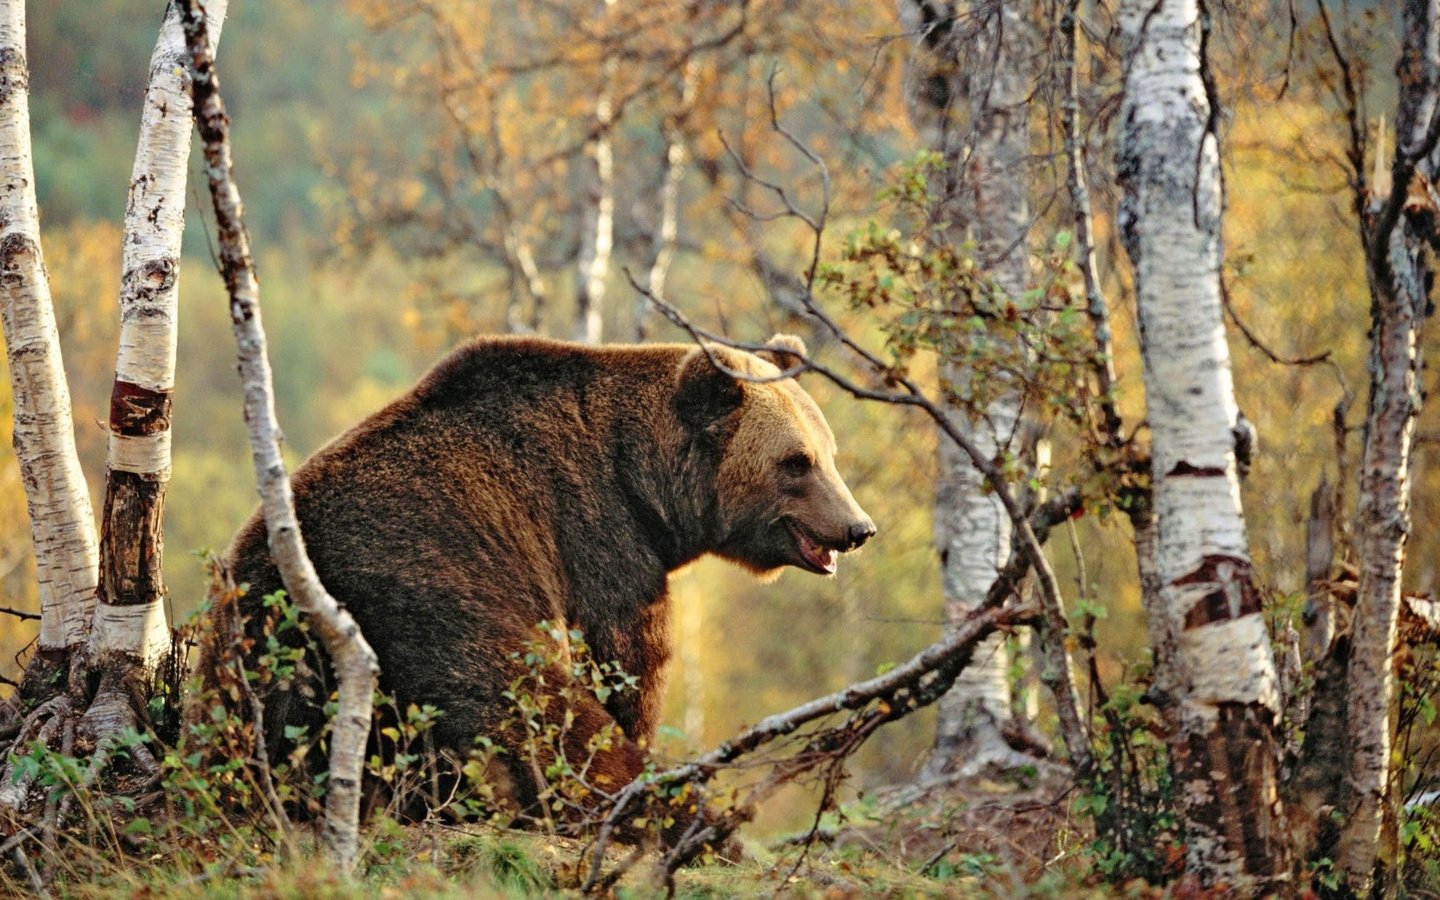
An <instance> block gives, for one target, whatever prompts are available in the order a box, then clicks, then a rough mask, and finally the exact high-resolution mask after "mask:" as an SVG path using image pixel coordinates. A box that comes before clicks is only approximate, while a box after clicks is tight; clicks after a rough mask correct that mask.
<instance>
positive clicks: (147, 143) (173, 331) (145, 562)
mask: <svg viewBox="0 0 1440 900" xmlns="http://www.w3.org/2000/svg"><path fill="white" fill-rule="evenodd" d="M225 8H226V0H210V2H209V3H208V4H207V5H206V14H207V15H208V16H209V18H210V22H209V33H210V35H211V36H212V39H213V40H216V41H218V40H219V38H220V28H221V25H222V23H223V22H224V19H225ZM190 106H191V100H190V64H189V56H188V54H187V52H186V49H185V35H184V33H183V32H182V31H181V28H180V10H179V7H178V6H177V5H176V4H175V3H173V2H172V3H170V4H169V6H168V8H167V10H166V13H165V20H164V23H163V24H162V25H161V27H160V37H159V40H158V41H157V42H156V44H155V51H154V53H153V54H152V55H151V57H150V77H149V83H148V86H147V87H146V90H145V101H144V110H143V112H142V114H141V120H140V137H139V141H138V144H137V147H136V150H135V164H134V168H133V170H132V173H131V176H130V196H129V201H128V203H127V205H126V210H125V229H124V243H123V248H124V249H123V254H122V265H121V271H122V275H121V283H120V349H119V353H118V355H117V357H116V361H115V384H114V388H113V390H112V392H111V395H110V443H109V453H108V460H107V466H108V472H107V476H106V487H105V505H104V507H103V512H102V514H101V520H102V522H103V523H104V527H103V528H102V530H101V535H102V538H101V548H100V550H101V552H100V590H99V594H98V599H99V604H98V605H97V607H96V610H95V621H94V627H93V629H92V631H91V634H90V650H91V655H92V658H94V659H95V660H96V661H97V662H101V663H102V664H103V663H104V661H105V660H107V659H108V658H109V657H111V656H112V655H113V654H120V655H121V656H122V657H123V658H124V659H130V660H138V661H139V663H140V664H141V665H142V666H145V667H148V666H150V665H152V664H153V663H154V662H155V661H156V660H157V659H158V658H159V657H160V656H161V655H162V654H164V653H165V652H166V651H167V650H168V649H169V647H170V629H169V626H168V624H167V622H166V618H165V599H166V595H167V592H166V589H165V579H164V572H163V563H164V535H163V526H164V511H165V488H166V485H167V483H168V482H169V480H170V413H171V398H172V396H173V393H174V389H175V347H176V338H177V325H178V316H179V299H180V291H179V275H180V240H181V236H182V234H183V232H184V228H185V182H186V167H187V166H188V164H189V161H190V135H191V132H192V131H193V128H194V124H193V123H194V119H193V118H192V116H191V109H190ZM117 664H118V665H120V666H121V668H129V665H128V664H126V663H125V662H124V661H123V659H122V660H121V661H118V662H117Z"/></svg>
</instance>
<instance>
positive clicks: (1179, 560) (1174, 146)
mask: <svg viewBox="0 0 1440 900" xmlns="http://www.w3.org/2000/svg"><path fill="white" fill-rule="evenodd" d="M1121 23H1122V26H1123V27H1124V28H1125V34H1126V39H1127V42H1128V44H1129V52H1128V54H1127V70H1126V71H1127V77H1126V82H1125V99H1124V104H1123V106H1122V111H1121V121H1122V123H1123V125H1122V128H1123V131H1122V146H1121V150H1120V158H1119V163H1120V170H1121V180H1122V183H1123V185H1124V188H1125V198H1124V203H1123V205H1122V210H1121V216H1120V227H1121V230H1122V236H1123V239H1124V241H1125V245H1126V249H1127V251H1128V252H1129V254H1130V258H1131V261H1132V262H1133V264H1134V266H1135V286H1136V297H1137V302H1138V306H1139V312H1140V334H1141V353H1142V356H1143V358H1144V377H1145V392H1146V399H1147V409H1148V415H1149V422H1150V428H1151V432H1152V434H1153V442H1154V443H1153V451H1152V453H1153V458H1152V467H1153V469H1152V471H1153V480H1154V492H1155V494H1154V496H1155V506H1154V514H1155V524H1156V539H1157V546H1156V566H1157V574H1158V577H1159V580H1160V596H1161V598H1162V600H1163V603H1164V616H1165V619H1166V622H1167V624H1168V626H1169V628H1168V634H1167V633H1162V634H1159V635H1155V636H1154V638H1153V639H1154V640H1157V641H1161V642H1163V641H1165V640H1167V639H1169V638H1170V637H1171V636H1173V638H1174V640H1175V644H1176V646H1175V654H1176V665H1177V666H1178V668H1179V670H1180V675H1181V677H1180V678H1179V680H1178V684H1177V688H1176V689H1177V691H1178V694H1179V696H1178V697H1177V698H1176V699H1177V700H1178V703H1177V707H1176V717H1177V721H1178V723H1179V732H1178V733H1177V734H1176V735H1175V736H1174V738H1173V740H1172V744H1171V750H1172V767H1173V769H1174V772H1175V778H1176V784H1177V795H1178V798H1179V805H1180V809H1181V816H1182V821H1183V827H1184V832H1185V845H1186V854H1187V866H1188V870H1189V872H1190V873H1191V874H1192V875H1193V876H1195V877H1198V878H1199V880H1200V881H1201V882H1202V883H1203V884H1204V885H1206V886H1209V887H1216V888H1220V887H1223V888H1225V889H1229V890H1234V891H1237V892H1239V893H1241V894H1247V895H1254V894H1257V893H1262V892H1264V891H1265V890H1267V889H1273V888H1275V887H1277V886H1278V884H1279V883H1280V882H1282V881H1283V880H1284V879H1286V878H1288V875H1289V867H1288V862H1287V859H1286V852H1285V848H1284V841H1283V839H1282V838H1283V835H1282V833H1281V831H1282V828H1283V825H1282V820H1281V819H1280V816H1279V812H1280V811H1279V797H1278V793H1277V785H1276V766H1277V763H1278V759H1277V753H1278V740H1277V737H1276V721H1277V717H1278V714H1279V694H1278V683H1277V678H1276V672H1275V662H1274V658H1273V656H1272V654H1271V650H1270V641H1269V635H1268V633H1267V631H1266V628H1265V622H1264V619H1263V618H1262V616H1261V612H1260V596H1259V592H1258V591H1257V590H1256V588H1255V586H1254V584H1253V582H1252V576H1251V568H1250V553H1249V545H1248V542H1247V539H1246V535H1245V521H1244V517H1243V514H1242V512H1241V507H1240V483H1239V478H1238V472H1237V468H1236V463H1235V454H1234V436H1233V434H1232V431H1231V429H1232V427H1233V426H1234V424H1235V421H1236V416H1237V414H1238V409H1237V407H1236V405H1235V399H1234V390H1233V384H1232V381H1231V374H1230V357H1229V348H1228V346H1227V345H1226V342H1225V332H1224V327H1223V323H1222V320H1221V296H1220V264H1221V241H1220V224H1221V208H1222V193H1221V184H1220V159H1219V148H1218V146H1217V143H1216V135H1215V133H1214V131H1213V130H1212V127H1213V119H1212V113H1213V107H1212V103H1213V100H1212V98H1211V97H1210V96H1209V93H1208V91H1207V89H1206V85H1205V82H1204V75H1203V66H1204V60H1203V59H1202V53H1203V40H1202V33H1201V21H1200V11H1199V8H1198V4H1197V2H1196V0H1161V2H1160V3H1158V4H1157V3H1155V2H1153V0H1127V2H1125V3H1123V4H1122V6H1121Z"/></svg>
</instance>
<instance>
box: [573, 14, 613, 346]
mask: <svg viewBox="0 0 1440 900" xmlns="http://www.w3.org/2000/svg"><path fill="white" fill-rule="evenodd" d="M615 3H616V0H600V3H599V5H598V10H597V18H598V19H599V20H600V21H601V23H602V31H603V32H606V36H605V37H604V39H603V43H604V46H602V48H601V59H600V72H599V84H598V87H597V89H596V92H595V114H594V122H593V123H592V125H591V132H590V135H589V137H588V138H587V139H586V142H585V152H584V157H583V165H582V171H583V179H584V182H583V188H582V190H583V192H584V207H583V208H582V209H581V211H580V252H579V253H578V254H577V255H576V260H575V339H576V340H577V341H581V342H583V343H586V344H598V343H600V340H601V338H602V336H603V328H604V318H603V312H604V308H605V279H606V278H608V277H609V275H610V252H611V250H612V249H613V247H614V245H615V151H614V147H613V145H612V135H611V131H612V129H613V128H614V124H615V123H614V118H615V76H616V71H617V67H618V65H619V60H618V59H616V57H615V54H614V53H613V52H611V49H610V47H609V46H608V43H609V36H608V26H609V24H610V20H611V15H612V10H613V9H614V7H615Z"/></svg>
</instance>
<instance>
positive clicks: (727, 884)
mask: <svg viewBox="0 0 1440 900" xmlns="http://www.w3.org/2000/svg"><path fill="white" fill-rule="evenodd" d="M1070 793H1071V792H1070V789H1069V785H1068V784H1066V783H1065V780H1064V779H1063V778H1055V777H1051V778H1045V777H1037V778H1032V779H1029V780H1028V782H1027V781H1021V782H1017V781H1015V780H1010V779H993V780H992V779H987V778H983V777H981V778H968V779H964V780H959V781H953V782H950V783H946V784H942V785H932V786H930V787H928V788H924V789H921V788H916V787H913V786H912V787H902V788H896V789H891V790H887V791H881V792H877V793H875V794H874V795H873V796H868V797H863V798H861V799H860V800H859V801H857V802H856V803H853V804H850V805H848V806H846V807H844V808H843V809H842V810H840V811H839V813H836V814H827V815H826V816H825V817H823V819H822V823H821V826H820V827H817V828H816V829H815V830H814V831H813V832H807V833H802V834H799V835H793V836H791V837H788V838H781V839H779V840H776V841H772V842H768V843H767V842H762V841H756V840H754V839H753V838H751V837H749V836H747V835H745V834H744V832H742V833H741V837H742V840H743V843H744V844H745V850H746V858H745V859H743V860H742V861H740V862H738V863H726V862H719V861H717V862H711V863H708V864H700V865H694V866H691V867H689V868H686V869H682V870H681V871H680V872H679V873H678V874H677V875H676V878H675V881H674V885H673V890H674V895H675V896H678V897H697V898H698V897H754V896H777V895H785V896H792V897H803V898H810V897H823V898H850V897H866V898H868V897H1006V898H1009V897H1066V898H1069V897H1084V896H1095V897H1113V896H1121V895H1123V896H1146V895H1154V892H1153V891H1152V890H1150V889H1146V888H1145V887H1144V886H1143V885H1131V886H1126V887H1125V888H1118V889H1117V887H1116V886H1113V885H1106V884H1104V883H1103V882H1099V883H1097V882H1096V881H1095V880H1094V879H1093V877H1091V875H1090V873H1091V872H1092V871H1093V870H1092V867H1091V865H1090V863H1089V860H1088V859H1087V857H1086V856H1085V847H1086V844H1087V841H1088V836H1087V834H1086V832H1085V830H1084V828H1083V825H1082V824H1079V823H1077V822H1076V821H1074V820H1072V818H1071V816H1070V815H1069V807H1070V805H1071V804H1070ZM367 839H368V842H369V847H368V852H367V853H366V857H365V864H364V865H365V869H364V874H363V876H362V877H361V878H360V879H359V880H358V881H342V880H341V879H339V878H337V877H336V875H335V873H334V872H333V871H330V870H328V869H327V868H326V867H325V866H323V865H317V864H316V859H317V857H316V856H315V855H313V854H312V853H311V852H309V851H307V850H304V849H302V850H300V851H298V852H297V853H295V854H293V855H292V857H291V858H290V860H289V861H284V862H278V863H277V864H275V865H273V866H266V867H263V868H253V869H238V868H234V867H232V868H230V869H229V870H228V871H227V870H226V869H224V868H223V867H221V868H218V869H216V870H215V871H213V872H207V873H202V874H200V875H198V876H197V875H195V874H194V873H193V871H192V872H188V873H181V872H179V871H168V872H167V863H166V861H164V860H163V859H151V860H147V861H145V864H144V865H132V866H127V867H125V868H124V869H121V870H117V871H115V872H114V875H113V878H102V879H99V880H91V881H89V882H88V883H86V884H76V883H73V882H71V883H66V884H57V885H56V888H58V890H59V893H60V894H63V895H66V896H78V897H102V896H104V897H110V896H120V895H124V896H143V897H153V898H170V897H174V898H181V897H184V898H191V897H217V898H219V897H227V898H228V897H265V898H290V897H296V898H300V897H305V898H310V897H319V898H328V897H335V898H341V897H344V898H350V897H373V898H402V897H405V898H408V897H533V896H577V895H578V888H579V886H580V884H581V883H582V882H583V880H584V876H585V874H586V870H585V868H584V866H585V863H584V862H583V860H584V859H586V858H587V855H586V850H587V847H586V845H584V844H582V843H581V842H579V841H575V840H569V839H565V838H559V837H555V836H552V835H545V834H538V833H533V832H520V831H514V830H507V829H500V828H495V827H491V826H442V825H417V826H408V827H401V826H399V825H394V824H390V825H388V826H385V825H382V826H379V827H373V828H371V829H370V831H369V832H368V833H367ZM629 856H630V850H629V848H624V847H617V848H612V850H611V851H610V852H609V853H608V855H607V861H606V867H607V869H608V868H610V867H614V866H617V865H624V864H625V863H626V861H627V857H629ZM656 861H657V857H656V856H654V855H653V854H652V855H646V856H643V857H640V858H639V859H638V860H629V863H630V865H629V868H628V869H627V871H626V874H625V875H624V877H623V878H622V879H620V881H619V882H618V883H617V885H616V887H615V888H614V889H613V891H612V892H611V893H610V896H618V897H651V896H664V895H665V893H666V888H665V886H664V884H663V882H662V881H660V880H658V879H657V876H656V866H655V863H656Z"/></svg>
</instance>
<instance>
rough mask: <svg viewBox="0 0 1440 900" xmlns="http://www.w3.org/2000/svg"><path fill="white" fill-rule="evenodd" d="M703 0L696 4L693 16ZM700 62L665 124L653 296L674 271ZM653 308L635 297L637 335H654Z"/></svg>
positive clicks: (650, 284) (650, 285) (692, 64)
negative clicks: (689, 120) (688, 131)
mask: <svg viewBox="0 0 1440 900" xmlns="http://www.w3.org/2000/svg"><path fill="white" fill-rule="evenodd" d="M698 8H699V4H692V6H691V11H692V13H691V14H692V17H693V15H694V12H695V10H698ZM699 80H700V66H699V63H698V62H697V60H696V59H695V57H694V56H691V57H690V58H689V59H687V60H686V61H685V65H684V67H683V68H682V69H681V72H680V97H679V106H678V107H677V108H676V110H675V112H674V114H673V115H669V116H667V117H666V118H665V124H664V126H663V128H662V130H663V132H664V134H665V156H664V158H663V160H662V161H661V176H660V204H659V217H658V218H659V221H657V222H656V224H655V234H654V236H653V237H652V239H651V242H650V245H651V250H650V267H649V273H648V275H647V277H646V288H647V289H648V290H649V292H650V296H651V297H661V298H663V297H664V296H665V279H666V277H667V276H668V275H669V273H670V263H671V261H672V260H673V259H674V258H675V245H676V241H677V239H678V238H679V235H680V183H681V181H682V180H684V177H685V165H686V160H687V157H688V155H689V154H688V151H687V148H686V146H685V120H686V119H687V118H688V117H689V115H690V109H691V107H693V106H694V105H695V91H696V88H697V87H698V85H699ZM652 315H653V310H652V309H651V306H650V298H649V297H640V298H639V299H637V300H636V301H635V339H636V340H640V341H643V340H646V339H647V338H649V337H650V320H651V317H652Z"/></svg>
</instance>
